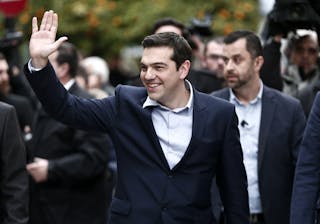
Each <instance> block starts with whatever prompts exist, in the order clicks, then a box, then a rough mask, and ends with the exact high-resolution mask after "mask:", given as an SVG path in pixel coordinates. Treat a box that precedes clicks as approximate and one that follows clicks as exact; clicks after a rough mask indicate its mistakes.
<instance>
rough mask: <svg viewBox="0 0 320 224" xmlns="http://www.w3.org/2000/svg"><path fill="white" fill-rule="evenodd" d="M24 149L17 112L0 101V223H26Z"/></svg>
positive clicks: (26, 187) (26, 198) (26, 199)
mask: <svg viewBox="0 0 320 224" xmlns="http://www.w3.org/2000/svg"><path fill="white" fill-rule="evenodd" d="M25 166H26V151H25V147H24V143H23V140H22V136H21V132H20V128H19V123H18V120H17V115H16V111H15V109H14V107H13V106H11V105H8V104H5V103H2V102H0V223H1V224H27V223H28V198H29V197H28V175H27V171H26V168H25Z"/></svg>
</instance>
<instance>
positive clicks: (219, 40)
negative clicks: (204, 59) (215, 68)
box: [203, 36, 224, 56]
mask: <svg viewBox="0 0 320 224" xmlns="http://www.w3.org/2000/svg"><path fill="white" fill-rule="evenodd" d="M211 42H214V43H217V44H219V45H222V44H223V43H224V37H223V36H218V37H215V38H213V39H209V40H208V41H206V42H205V45H204V49H203V55H204V56H206V54H207V51H208V45H209V43H211Z"/></svg>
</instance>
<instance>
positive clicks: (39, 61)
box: [30, 58, 48, 70]
mask: <svg viewBox="0 0 320 224" xmlns="http://www.w3.org/2000/svg"><path fill="white" fill-rule="evenodd" d="M30 63H31V66H32V68H34V69H35V70H41V69H43V68H44V67H46V65H47V64H48V59H43V58H31V61H30Z"/></svg>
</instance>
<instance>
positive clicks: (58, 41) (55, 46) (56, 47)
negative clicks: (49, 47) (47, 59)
mask: <svg viewBox="0 0 320 224" xmlns="http://www.w3.org/2000/svg"><path fill="white" fill-rule="evenodd" d="M67 40H68V37H66V36H63V37H60V38H59V39H58V40H56V41H55V42H54V43H53V51H56V50H57V49H58V48H59V47H60V45H61V44H62V43H63V42H65V41H67Z"/></svg>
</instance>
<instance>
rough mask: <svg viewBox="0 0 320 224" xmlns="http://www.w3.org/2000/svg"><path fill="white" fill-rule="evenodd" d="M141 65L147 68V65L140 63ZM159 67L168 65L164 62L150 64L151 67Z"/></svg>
mask: <svg viewBox="0 0 320 224" xmlns="http://www.w3.org/2000/svg"><path fill="white" fill-rule="evenodd" d="M140 65H141V66H147V65H146V64H145V63H143V62H140ZM159 65H162V66H167V64H166V63H163V62H154V63H151V64H149V66H159Z"/></svg>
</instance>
